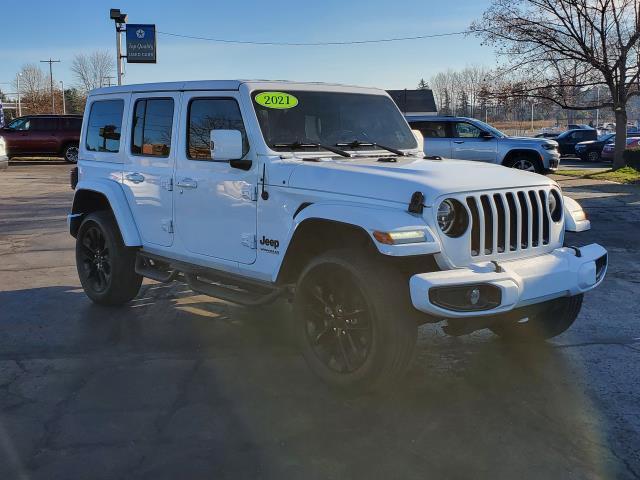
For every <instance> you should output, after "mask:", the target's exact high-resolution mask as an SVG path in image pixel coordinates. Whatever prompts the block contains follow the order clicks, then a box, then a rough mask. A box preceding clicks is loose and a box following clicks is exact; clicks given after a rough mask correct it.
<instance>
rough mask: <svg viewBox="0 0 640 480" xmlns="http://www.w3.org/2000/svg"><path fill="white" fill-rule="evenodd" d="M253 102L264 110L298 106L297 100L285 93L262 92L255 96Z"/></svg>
mask: <svg viewBox="0 0 640 480" xmlns="http://www.w3.org/2000/svg"><path fill="white" fill-rule="evenodd" d="M255 100H256V103H257V104H258V105H262V106H263V107H266V108H278V109H286V108H293V107H295V106H296V105H298V99H297V98H296V97H294V96H293V95H291V94H290V93H285V92H262V93H259V94H258V95H256V97H255Z"/></svg>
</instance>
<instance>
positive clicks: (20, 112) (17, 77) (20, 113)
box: [16, 73, 22, 117]
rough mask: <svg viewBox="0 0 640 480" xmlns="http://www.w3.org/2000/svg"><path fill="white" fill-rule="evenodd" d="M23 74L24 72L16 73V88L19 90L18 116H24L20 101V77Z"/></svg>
mask: <svg viewBox="0 0 640 480" xmlns="http://www.w3.org/2000/svg"><path fill="white" fill-rule="evenodd" d="M21 76H22V73H18V74H17V75H16V88H17V90H18V92H17V93H18V116H19V117H21V116H22V103H20V77H21Z"/></svg>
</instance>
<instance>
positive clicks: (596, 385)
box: [0, 161, 640, 479]
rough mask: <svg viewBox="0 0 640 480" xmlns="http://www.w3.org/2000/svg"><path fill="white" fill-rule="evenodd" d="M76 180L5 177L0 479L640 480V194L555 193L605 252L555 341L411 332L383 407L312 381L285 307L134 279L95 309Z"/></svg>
mask: <svg viewBox="0 0 640 480" xmlns="http://www.w3.org/2000/svg"><path fill="white" fill-rule="evenodd" d="M68 172H69V166H68V165H66V164H63V163H61V162H57V161H51V162H41V163H38V162H14V163H12V165H11V166H10V168H9V170H7V171H6V172H0V187H1V188H0V478H1V479H14V478H15V479H54V478H55V479H57V478H65V479H66V478H92V479H99V478H109V479H112V478H121V479H131V478H153V479H164V478H167V479H173V478H181V479H190V478H215V479H220V478H234V479H239V478H251V479H257V478H274V479H292V478H304V479H314V478H317V479H324V478H334V479H342V478H349V479H350V478H367V479H377V478H380V479H390V478H398V479H412V478H416V479H417V478H420V479H425V478H437V479H444V478H447V479H449V478H450V479H465V478H487V479H497V478H519V479H551V478H554V479H555V478H558V479H614V478H615V479H626V478H630V479H638V478H640V400H639V399H640V312H639V311H638V292H639V291H640V289H639V288H640V248H639V246H638V241H639V240H640V187H639V186H623V185H617V184H612V183H605V182H597V181H584V180H575V179H560V183H561V185H562V186H563V188H564V190H565V192H566V193H567V194H568V195H570V196H572V197H574V198H577V199H579V200H580V201H581V202H582V204H583V206H584V207H585V208H586V210H587V212H588V214H589V216H590V218H591V220H592V223H593V229H592V230H591V231H590V232H587V233H584V234H581V235H580V236H579V237H572V238H571V239H570V241H571V242H573V243H575V244H585V243H590V242H594V241H597V242H599V243H601V244H602V245H604V246H605V247H606V248H607V249H608V250H609V252H610V262H611V263H610V268H609V274H608V278H607V280H606V281H605V283H604V284H603V285H602V287H601V288H599V289H598V290H596V291H594V292H592V293H591V294H590V295H588V296H587V297H586V300H585V304H584V307H583V310H582V313H581V315H580V317H579V319H578V320H577V322H576V324H575V325H574V326H573V328H572V329H570V330H569V331H568V332H567V333H565V334H563V335H562V336H560V337H558V338H556V339H554V340H553V341H551V342H548V343H547V344H543V345H523V344H520V345H509V344H508V343H505V342H503V341H500V340H498V339H497V337H494V336H492V335H491V334H490V333H488V332H477V333H475V334H473V335H469V336H466V337H460V338H452V337H448V336H445V335H444V334H443V333H442V332H441V330H440V328H439V327H437V326H436V327H434V326H425V327H422V329H421V335H420V339H419V343H418V352H417V356H416V359H415V363H414V365H413V367H412V369H411V370H410V372H409V374H408V375H407V378H406V379H404V380H403V382H402V383H401V384H400V385H399V386H398V387H397V388H396V389H395V390H394V391H393V392H388V393H386V394H378V395H374V396H371V395H370V396H345V395H342V394H338V393H335V392H332V391H329V390H328V389H327V388H325V387H324V386H323V385H322V384H320V383H319V382H318V381H317V380H316V379H315V378H313V377H312V376H311V375H310V373H309V371H308V370H307V368H306V365H305V364H304V361H303V359H302V357H301V356H300V355H298V353H297V352H296V350H295V349H294V348H293V347H292V345H291V343H290V338H289V336H288V334H287V325H288V323H287V306H286V305H282V304H279V305H274V306H273V307H270V308H268V309H262V310H260V311H252V310H247V309H243V308H240V307H235V306H231V305H228V304H224V303H221V302H217V301H215V300H212V299H209V298H207V297H203V296H199V295H194V294H193V293H192V292H191V291H189V290H188V289H187V288H186V287H185V286H184V285H182V284H178V283H174V284H169V285H160V284H156V283H152V282H149V283H145V285H144V287H143V290H142V292H141V293H140V295H139V296H138V298H136V299H135V300H134V301H133V302H132V303H131V304H130V305H129V306H127V307H125V308H118V309H109V308H103V307H98V306H95V305H93V304H92V303H91V302H90V301H89V300H88V299H87V298H86V297H85V296H84V294H83V293H82V290H81V289H80V287H79V282H78V279H77V276H76V271H75V263H74V253H73V247H74V243H73V239H72V238H71V237H70V236H69V235H68V234H67V231H66V225H65V215H66V212H67V210H68V208H69V204H70V201H71V198H72V191H71V190H70V188H69V186H68Z"/></svg>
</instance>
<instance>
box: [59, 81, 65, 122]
mask: <svg viewBox="0 0 640 480" xmlns="http://www.w3.org/2000/svg"><path fill="white" fill-rule="evenodd" d="M60 88H62V114H63V115H66V114H67V102H66V101H65V99H64V83H63V82H62V80H60Z"/></svg>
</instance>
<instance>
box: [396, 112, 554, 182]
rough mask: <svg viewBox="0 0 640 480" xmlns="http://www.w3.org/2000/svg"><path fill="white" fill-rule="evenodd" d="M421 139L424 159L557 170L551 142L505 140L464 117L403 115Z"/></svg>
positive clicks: (515, 138) (530, 169)
mask: <svg viewBox="0 0 640 480" xmlns="http://www.w3.org/2000/svg"><path fill="white" fill-rule="evenodd" d="M406 118H407V122H409V125H410V126H411V128H412V129H414V130H419V131H420V133H422V136H423V138H424V152H425V154H426V155H428V156H439V157H442V158H455V159H459V160H477V161H481V162H488V163H496V164H498V165H504V166H506V167H513V168H518V169H520V170H528V171H531V172H537V173H544V172H548V171H553V170H556V169H557V168H558V165H559V163H560V154H559V153H558V144H557V143H556V142H555V141H553V140H547V139H538V138H531V137H509V136H507V135H505V134H504V133H502V132H501V131H499V130H497V129H495V128H493V127H492V126H491V125H489V124H486V123H484V122H481V121H480V120H475V119H473V118H466V117H445V116H407V117H406Z"/></svg>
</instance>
